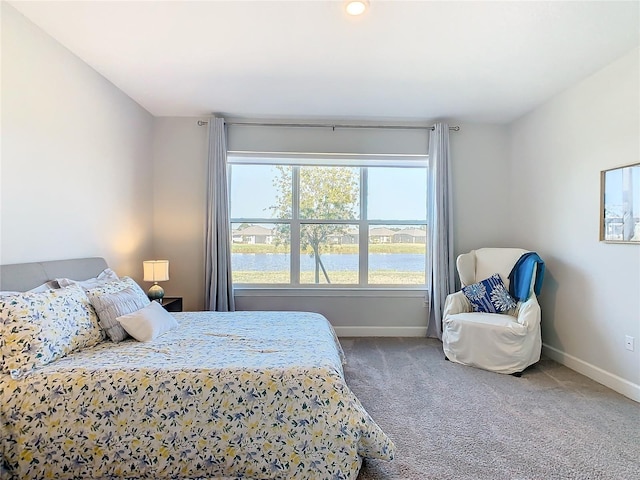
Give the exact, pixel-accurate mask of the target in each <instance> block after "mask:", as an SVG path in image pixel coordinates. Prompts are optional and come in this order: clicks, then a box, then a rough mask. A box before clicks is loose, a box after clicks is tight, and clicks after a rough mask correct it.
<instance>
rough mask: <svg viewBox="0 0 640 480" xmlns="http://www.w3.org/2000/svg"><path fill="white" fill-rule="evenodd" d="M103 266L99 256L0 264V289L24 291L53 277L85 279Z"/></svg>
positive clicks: (102, 268) (99, 270)
mask: <svg viewBox="0 0 640 480" xmlns="http://www.w3.org/2000/svg"><path fill="white" fill-rule="evenodd" d="M105 268H107V262H106V260H105V259H104V258H100V257H91V258H73V259H70V260H53V261H48V262H32V263H14V264H11V265H0V291H12V292H25V291H27V290H30V289H32V288H35V287H37V286H39V285H42V284H43V283H45V282H47V281H49V280H53V279H55V278H72V279H74V280H87V279H88V278H92V277H96V276H98V274H100V272H102V271H103V270H104V269H105Z"/></svg>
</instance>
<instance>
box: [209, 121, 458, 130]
mask: <svg viewBox="0 0 640 480" xmlns="http://www.w3.org/2000/svg"><path fill="white" fill-rule="evenodd" d="M225 123H226V122H225ZM208 124H209V122H205V121H203V120H198V126H199V127H203V126H205V125H208ZM226 125H227V126H231V125H235V126H240V127H293V128H310V127H311V128H313V127H320V128H331V129H332V130H335V129H336V128H384V129H391V130H426V129H428V130H433V129H434V128H435V127H434V126H433V125H431V126H426V125H425V126H417V125H350V124H337V123H335V124H334V123H260V122H230V123H226ZM449 130H453V131H456V132H457V131H459V130H460V127H459V126H458V125H455V126H453V127H449Z"/></svg>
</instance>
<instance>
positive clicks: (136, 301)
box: [88, 287, 150, 343]
mask: <svg viewBox="0 0 640 480" xmlns="http://www.w3.org/2000/svg"><path fill="white" fill-rule="evenodd" d="M88 295H89V300H90V301H91V305H93V308H95V309H96V313H97V314H98V320H99V321H100V326H101V327H102V328H103V329H104V331H105V332H106V333H107V336H108V337H109V338H110V339H111V340H113V341H114V342H116V343H117V342H121V341H122V340H124V339H125V338H127V337H128V335H127V332H126V331H125V329H124V328H122V325H120V324H119V323H118V322H117V321H116V318H118V317H120V316H122V315H126V314H127V313H133V312H136V311H138V310H140V309H141V308H144V307H146V306H147V305H149V303H150V301H149V299H148V298H147V297H146V295H145V296H144V298H142V297H141V296H140V294H139V292H137V291H136V290H135V289H134V288H132V287H127V288H125V289H124V290H121V291H119V292H116V293H105V294H102V295H95V294H93V293H89V294H88Z"/></svg>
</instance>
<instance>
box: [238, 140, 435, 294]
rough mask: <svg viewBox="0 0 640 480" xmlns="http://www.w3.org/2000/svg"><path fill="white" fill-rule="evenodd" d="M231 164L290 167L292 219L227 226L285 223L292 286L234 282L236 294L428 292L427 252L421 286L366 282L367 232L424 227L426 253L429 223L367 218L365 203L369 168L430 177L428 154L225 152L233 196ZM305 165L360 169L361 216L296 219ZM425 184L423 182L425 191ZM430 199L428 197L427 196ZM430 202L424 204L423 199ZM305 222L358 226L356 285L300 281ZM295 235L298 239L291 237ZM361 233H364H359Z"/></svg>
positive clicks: (253, 220)
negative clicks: (419, 171) (417, 170)
mask: <svg viewBox="0 0 640 480" xmlns="http://www.w3.org/2000/svg"><path fill="white" fill-rule="evenodd" d="M234 165H271V166H275V165H290V166H291V167H292V172H291V181H292V186H291V189H292V190H291V195H292V206H291V208H292V210H291V213H292V214H291V218H266V217H230V218H229V224H230V225H233V224H240V223H249V224H252V223H254V224H288V225H289V229H290V232H291V238H290V244H289V246H290V253H289V256H290V263H289V269H290V270H289V278H290V283H287V284H284V283H274V284H270V283H235V282H234V284H233V286H234V289H235V290H265V291H266V290H273V291H280V290H287V289H289V290H291V289H294V290H304V291H314V292H321V291H323V290H324V291H333V292H336V291H375V290H387V291H388V290H391V291H401V290H419V291H423V290H426V288H427V285H426V272H427V271H428V269H427V253H426V252H427V251H426V250H425V254H424V257H425V258H424V262H425V264H424V266H425V270H424V271H425V283H423V284H370V283H368V281H369V278H368V277H369V230H370V228H375V227H378V226H393V225H402V226H415V227H420V226H425V227H426V231H427V235H426V237H427V239H426V240H425V248H426V249H428V248H429V245H428V238H429V235H428V231H429V230H428V224H427V218H426V215H425V218H424V219H399V220H384V219H373V220H369V219H368V218H366V217H367V202H368V168H369V167H373V168H375V167H392V168H424V169H425V170H426V173H427V178H428V168H429V162H428V155H424V154H401V155H378V154H375V155H371V154H344V153H341V154H329V153H298V152H296V153H289V152H287V153H284V152H245V151H228V152H227V169H228V192H229V195H230V192H231V182H232V177H233V175H232V173H231V171H232V168H233V166H234ZM303 166H336V167H347V168H358V169H359V180H360V189H359V196H360V198H359V207H360V211H359V218H358V219H355V220H354V219H343V220H337V219H331V220H324V219H308V218H304V219H302V218H300V212H299V209H300V205H299V200H300V199H299V193H300V191H299V185H300V173H299V172H300V167H303ZM426 189H427V185H426V184H425V190H426ZM427 198H428V196H427ZM427 201H428V200H427ZM303 224H344V225H354V226H357V228H358V233H359V235H358V283H357V284H334V283H331V284H309V283H300V256H301V252H300V227H301V225H303ZM294 232H297V235H294ZM363 233H364V235H363Z"/></svg>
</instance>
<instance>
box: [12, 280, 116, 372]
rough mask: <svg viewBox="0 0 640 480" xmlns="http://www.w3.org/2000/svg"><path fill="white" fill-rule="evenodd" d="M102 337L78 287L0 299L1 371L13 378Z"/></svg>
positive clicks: (94, 316)
mask: <svg viewBox="0 0 640 480" xmlns="http://www.w3.org/2000/svg"><path fill="white" fill-rule="evenodd" d="M103 338H104V336H103V332H102V330H101V329H100V325H99V324H98V317H97V316H96V313H95V311H94V309H93V307H92V306H91V304H90V303H89V299H88V298H87V296H86V294H85V293H84V291H83V290H82V288H80V287H79V286H77V285H71V286H69V287H67V288H60V289H57V290H47V291H46V292H41V293H28V292H27V293H23V294H20V295H14V296H8V297H0V360H1V363H0V370H2V371H3V372H5V373H9V374H11V377H12V378H14V379H19V378H22V377H23V376H25V375H27V374H29V373H30V372H31V371H33V370H34V369H35V368H38V367H41V366H44V365H46V364H48V363H51V362H53V361H54V360H57V359H59V358H62V357H64V356H65V355H67V354H69V353H71V352H73V351H76V350H80V349H82V348H85V347H91V346H93V345H95V344H97V343H98V342H100V341H102V340H103Z"/></svg>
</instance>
